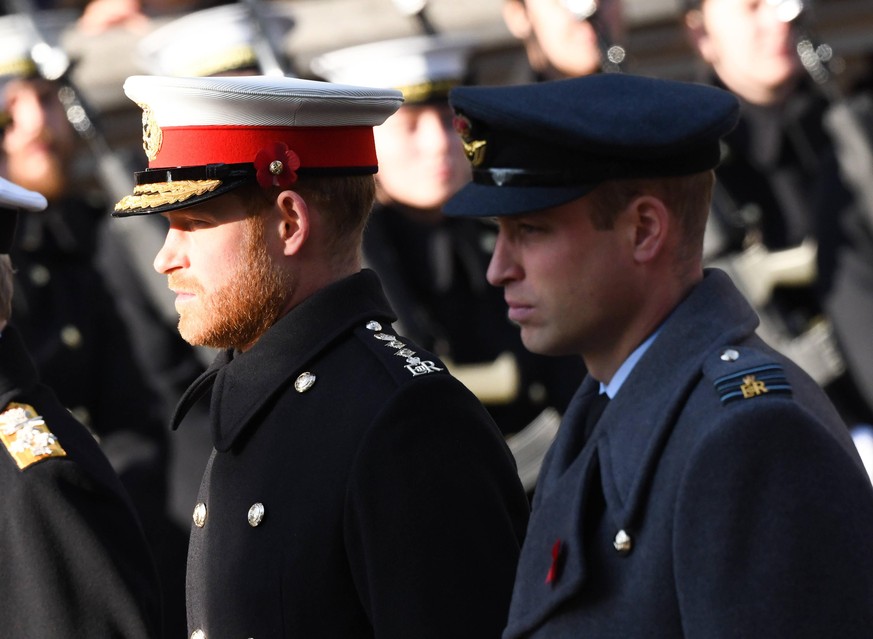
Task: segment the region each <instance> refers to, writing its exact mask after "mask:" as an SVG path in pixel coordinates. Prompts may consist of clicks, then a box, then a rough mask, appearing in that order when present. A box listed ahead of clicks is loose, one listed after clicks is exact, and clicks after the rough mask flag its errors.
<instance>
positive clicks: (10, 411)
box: [0, 402, 67, 470]
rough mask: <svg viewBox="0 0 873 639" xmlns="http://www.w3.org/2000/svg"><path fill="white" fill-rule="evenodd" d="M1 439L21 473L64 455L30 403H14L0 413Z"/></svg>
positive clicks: (56, 440) (61, 448)
mask: <svg viewBox="0 0 873 639" xmlns="http://www.w3.org/2000/svg"><path fill="white" fill-rule="evenodd" d="M0 440H2V442H3V445H4V446H5V447H6V450H7V451H9V454H10V455H11V456H12V459H14V460H15V463H16V464H18V468H20V469H21V470H24V469H25V468H27V467H28V466H30V465H32V464H35V463H36V462H38V461H42V460H43V459H47V458H49V457H66V455H67V452H66V451H65V450H64V449H63V447H61V445H60V443H59V442H58V438H57V437H55V435H54V433H52V432H51V431H50V430H49V428H48V426H47V425H46V423H45V420H43V418H42V417H40V416H39V415H38V414H37V412H36V410H34V408H33V406H30V405H29V404H17V403H15V402H13V403H10V404H9V405H8V406H7V407H6V410H4V411H3V412H2V413H0Z"/></svg>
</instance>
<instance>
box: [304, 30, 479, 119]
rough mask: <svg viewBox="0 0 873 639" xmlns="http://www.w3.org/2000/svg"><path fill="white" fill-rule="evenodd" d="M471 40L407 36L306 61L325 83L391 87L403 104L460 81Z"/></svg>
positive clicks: (437, 94)
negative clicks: (309, 61) (327, 81)
mask: <svg viewBox="0 0 873 639" xmlns="http://www.w3.org/2000/svg"><path fill="white" fill-rule="evenodd" d="M475 45H476V40H475V38H474V37H473V36H472V35H465V34H446V35H442V34H438V35H422V36H413V37H409V38H397V39H393V40H383V41H381V42H372V43H369V44H362V45H359V46H354V47H348V48H345V49H339V50H337V51H331V52H329V53H324V54H322V55H320V56H318V57H316V58H314V59H313V60H312V62H311V63H310V65H311V67H312V71H313V72H314V73H316V74H317V75H318V76H320V77H322V78H325V79H326V80H329V81H330V82H339V83H343V84H367V85H371V86H384V87H392V88H394V89H399V90H400V91H402V92H403V97H404V98H405V100H406V102H407V103H411V102H424V101H427V100H432V99H445V98H446V97H447V95H448V91H449V89H451V88H452V87H454V86H456V85H458V84H461V83H462V82H463V81H464V79H465V77H466V75H467V70H468V65H469V60H470V56H471V55H472V53H473V50H474V48H475Z"/></svg>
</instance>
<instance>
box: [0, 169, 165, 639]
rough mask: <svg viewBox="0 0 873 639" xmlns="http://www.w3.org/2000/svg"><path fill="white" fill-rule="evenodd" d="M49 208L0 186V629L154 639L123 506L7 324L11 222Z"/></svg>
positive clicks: (136, 541)
mask: <svg viewBox="0 0 873 639" xmlns="http://www.w3.org/2000/svg"><path fill="white" fill-rule="evenodd" d="M45 207H46V200H45V198H44V197H43V196H42V195H40V194H39V193H35V192H33V191H29V190H27V189H24V188H22V187H19V186H18V185H16V184H13V183H12V182H9V181H7V180H4V179H3V178H0V331H2V336H0V442H2V447H0V448H2V451H0V482H2V486H3V507H2V508H0V530H2V535H0V555H2V557H3V560H2V566H3V568H2V571H0V574H2V579H0V628H3V634H4V635H6V636H10V637H129V638H131V639H133V638H141V639H152V638H154V637H158V636H161V635H160V631H161V630H160V629H161V599H160V588H159V586H158V581H157V573H156V572H155V569H154V565H153V563H152V558H151V554H150V552H149V548H148V545H147V544H146V540H145V537H144V535H143V531H142V528H141V527H140V524H139V521H138V520H137V517H136V515H135V514H134V509H133V505H132V504H131V502H130V498H129V497H128V495H127V493H126V491H125V490H124V488H122V485H121V482H120V481H119V479H118V477H117V476H116V474H115V472H114V471H113V470H112V467H111V466H110V465H109V462H108V461H107V459H106V457H105V456H104V455H103V453H102V451H101V450H100V447H99V445H98V444H97V442H96V441H95V440H94V438H93V437H92V435H91V433H89V432H88V430H87V429H86V428H85V427H84V426H83V425H82V424H80V423H79V422H77V421H76V419H75V418H74V417H73V416H72V415H71V414H70V412H69V411H68V410H67V409H66V408H64V406H63V405H62V404H61V403H60V402H59V401H58V399H57V397H55V395H54V392H53V391H51V390H50V389H49V388H48V387H47V386H45V385H43V384H42V382H41V381H40V379H39V375H38V373H37V371H36V368H35V367H34V364H33V361H32V360H31V357H30V354H29V353H28V351H27V349H26V348H25V346H24V343H23V342H22V340H21V336H20V335H19V333H18V331H17V329H16V328H15V326H14V325H13V324H9V323H8V321H9V316H10V314H11V309H12V291H13V277H12V276H13V265H12V262H11V261H10V259H9V252H10V248H11V246H12V239H13V234H14V232H15V226H16V221H17V217H18V213H19V211H21V212H25V211H27V212H31V211H38V210H42V209H44V208H45Z"/></svg>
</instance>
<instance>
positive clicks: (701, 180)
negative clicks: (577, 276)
mask: <svg viewBox="0 0 873 639" xmlns="http://www.w3.org/2000/svg"><path fill="white" fill-rule="evenodd" d="M714 184H715V172H714V171H712V170H708V171H703V172H700V173H694V174H691V175H682V176H671V177H660V178H633V179H623V180H610V181H607V182H603V183H602V184H600V185H598V186H597V187H596V188H595V189H594V190H593V191H591V193H590V194H589V195H588V197H590V198H591V204H592V210H593V215H592V222H593V224H594V227H595V228H597V229H601V230H606V229H611V228H612V227H613V225H614V224H615V218H616V217H617V215H618V214H619V213H620V212H621V211H622V210H624V209H625V207H627V205H628V204H630V202H631V201H632V200H633V199H634V198H635V197H639V196H641V195H653V196H655V197H657V198H658V199H660V200H661V201H662V202H664V204H665V205H666V206H667V208H668V210H669V211H670V212H671V213H672V214H673V216H674V218H675V219H676V220H677V222H678V223H679V229H680V231H681V234H682V238H681V241H680V243H679V246H680V255H679V256H678V257H679V259H680V260H682V261H684V260H686V259H691V258H695V257H699V255H700V254H702V251H703V234H704V231H705V230H706V220H707V217H708V215H709V209H710V205H711V201H712V189H713V185H714Z"/></svg>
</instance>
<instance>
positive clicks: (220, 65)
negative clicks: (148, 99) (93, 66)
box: [137, 0, 294, 76]
mask: <svg viewBox="0 0 873 639" xmlns="http://www.w3.org/2000/svg"><path fill="white" fill-rule="evenodd" d="M261 5H262V7H263V24H264V29H265V33H264V35H265V37H267V38H269V39H270V41H271V42H273V43H274V44H275V45H276V46H277V47H282V45H283V43H284V41H285V39H286V38H287V36H288V33H289V32H290V31H291V30H292V29H293V28H294V17H293V13H292V10H291V7H290V5H289V3H287V2H279V1H275V0H274V1H272V2H263V3H261ZM256 36H257V28H256V23H255V22H254V19H253V17H252V15H251V12H250V11H249V9H248V7H246V5H245V4H244V3H241V2H233V3H230V4H223V5H219V6H217V7H210V8H208V9H201V10H200V11H194V12H192V13H188V14H186V15H184V16H182V17H181V18H176V19H175V20H172V21H171V22H167V23H165V24H163V25H161V26H160V27H158V28H156V29H155V30H154V31H152V32H150V33H148V34H146V35H145V36H143V37H142V38H141V39H140V41H139V44H138V45H137V62H138V64H139V66H140V67H141V68H142V69H143V71H145V72H146V73H151V74H154V75H171V76H209V75H215V74H219V73H229V72H233V71H239V70H241V69H246V68H257V62H258V61H257V54H256V46H255V38H256Z"/></svg>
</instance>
